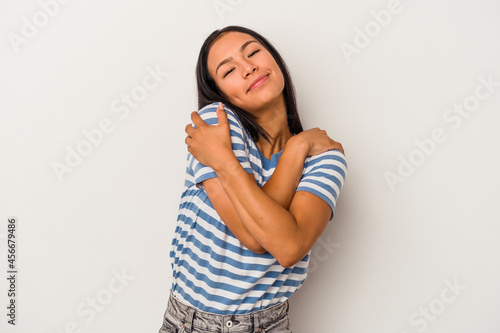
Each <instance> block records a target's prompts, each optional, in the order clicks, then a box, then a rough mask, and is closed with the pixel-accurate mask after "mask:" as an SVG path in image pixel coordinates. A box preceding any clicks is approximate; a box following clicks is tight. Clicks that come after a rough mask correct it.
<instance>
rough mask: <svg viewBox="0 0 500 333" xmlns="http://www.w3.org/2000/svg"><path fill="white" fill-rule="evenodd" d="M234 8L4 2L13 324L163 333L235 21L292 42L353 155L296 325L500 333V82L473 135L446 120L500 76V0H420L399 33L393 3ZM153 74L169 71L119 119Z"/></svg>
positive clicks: (293, 62) (3, 103)
mask: <svg viewBox="0 0 500 333" xmlns="http://www.w3.org/2000/svg"><path fill="white" fill-rule="evenodd" d="M227 1H228V0H221V1H211V0H210V1H205V0H197V1H160V0H146V1H124V0H120V1H118V0H114V1H110V0H108V1H95V0H94V1H77V0H73V1H70V2H69V3H67V4H61V5H59V6H58V7H59V8H58V9H57V12H56V8H55V6H54V2H52V5H51V8H52V11H53V12H54V13H53V16H48V15H46V14H43V13H44V12H43V10H42V7H41V6H40V4H39V2H38V1H22V2H19V1H6V0H3V1H1V2H0V22H1V23H0V36H1V38H0V50H1V53H0V80H1V81H0V121H1V128H0V153H1V154H0V168H1V171H0V180H1V185H0V189H1V191H0V205H1V206H0V220H1V221H0V242H1V244H0V254H1V255H0V262H1V267H2V273H1V277H2V278H1V279H0V304H1V308H2V309H3V310H1V311H0V312H1V313H0V318H1V324H0V331H2V332H23V333H25V332H42V333H61V332H127V333H129V332H130V333H136V332H157V331H158V329H159V328H160V326H161V323H162V316H163V312H164V311H165V308H166V302H167V297H168V293H169V289H170V283H171V279H170V274H171V268H170V261H169V257H168V252H169V249H170V242H171V237H172V236H173V231H174V227H175V223H176V217H177V207H178V204H179V200H180V194H181V191H182V188H183V183H184V170H185V157H186V153H187V150H186V147H185V144H184V138H185V133H184V127H185V125H186V124H187V123H188V122H190V119H189V114H190V112H191V111H193V110H195V109H196V105H197V102H196V85H195V76H194V70H195V63H196V60H197V56H198V52H199V49H200V47H201V44H202V43H203V41H204V39H205V38H206V37H207V36H208V35H209V34H210V33H211V32H212V31H213V30H215V29H218V28H222V27H224V26H227V25H232V24H236V25H242V26H246V27H249V28H252V29H254V30H256V31H257V32H260V33H261V34H263V35H264V36H265V37H266V38H268V39H269V40H270V41H271V42H272V43H273V44H274V45H275V46H276V47H277V49H278V50H279V52H280V53H281V54H282V56H283V57H284V59H285V61H286V62H287V64H288V66H289V68H290V70H291V73H292V78H293V80H294V83H295V85H296V89H297V98H298V104H299V112H300V114H301V118H302V120H303V124H304V125H305V127H306V129H307V128H311V127H316V126H319V127H320V128H322V129H325V130H327V132H328V134H329V135H330V136H331V137H332V138H334V139H335V140H337V141H340V142H342V144H343V146H344V148H345V150H346V156H347V159H348V165H349V172H348V175H347V181H346V184H345V186H344V188H343V190H342V192H341V196H340V198H339V200H338V202H337V208H336V215H335V218H334V220H333V221H332V222H331V223H330V225H329V226H328V228H327V229H326V231H325V233H324V235H323V236H322V237H321V241H322V242H321V244H319V243H318V244H317V245H316V247H315V248H314V250H313V255H312V259H313V260H314V262H315V267H314V269H311V272H310V274H309V277H308V279H307V280H306V282H305V284H304V285H303V287H302V288H301V289H300V290H299V291H298V292H297V293H296V294H295V295H293V296H292V298H291V299H290V304H291V310H290V311H291V313H290V314H291V323H292V328H293V329H294V332H298V333H300V332H345V333H351V332H354V333H357V332H360V333H366V332H371V333H403V332H407V333H414V332H424V331H425V332H436V333H437V332H453V333H470V332H479V333H490V332H498V331H499V329H500V319H499V315H498V312H499V310H500V287H499V281H500V260H499V250H500V245H499V241H498V240H499V238H500V224H499V222H500V218H499V216H500V209H499V207H500V205H499V199H500V195H499V192H498V187H499V185H500V184H499V183H500V175H499V172H498V163H500V154H499V148H498V146H499V145H500V135H499V134H498V133H499V125H500V122H499V120H500V116H499V113H498V111H499V106H500V87H499V86H498V84H497V86H496V87H495V88H492V89H493V90H494V91H493V92H489V97H488V98H486V99H484V100H481V101H480V103H479V106H478V107H477V108H476V109H475V111H471V112H468V113H466V117H460V119H461V122H460V124H459V125H458V120H455V121H453V122H450V121H446V120H445V119H444V118H443V117H444V116H445V115H446V114H447V112H448V111H447V110H448V109H450V108H453V105H454V104H462V103H464V101H465V100H467V101H469V102H471V101H473V100H474V98H472V99H471V96H474V94H475V91H476V87H478V86H479V85H480V84H481V82H480V80H479V78H480V77H482V78H484V79H485V80H486V79H488V77H491V79H492V80H493V81H494V82H500V39H499V35H498V33H499V32H500V20H499V19H498V18H499V14H500V3H499V2H498V1H495V0H477V1H464V0H455V1H451V0H448V1H424V0H420V1H418V0H401V2H400V3H399V6H397V8H398V9H399V11H398V13H397V14H395V13H393V14H391V18H390V20H389V19H387V22H388V24H385V25H386V26H385V27H380V25H379V24H378V23H375V22H377V21H375V18H374V16H373V13H372V11H375V13H380V11H381V10H383V9H385V10H387V8H388V6H389V3H390V1H386V0H383V1H382V0H371V1H352V0H339V1H319V0H318V1H307V2H306V1H291V0H286V1H285V0H281V1H263V0H259V1H255V0H254V1H236V0H233V1H232V2H231V3H229V4H227V3H228V2H227ZM45 2H46V3H51V2H50V1H49V0H45ZM221 4H227V5H226V7H225V8H223V7H217V5H219V6H221ZM395 4H397V3H395ZM49 7H50V6H49ZM217 8H219V10H217ZM44 15H45V18H48V19H47V21H46V22H44V21H43V18H44ZM36 20H38V21H36ZM35 21H36V22H38V24H39V27H38V28H36V26H35V28H36V29H37V30H38V31H36V30H35V31H34V30H31V35H30V37H29V38H25V39H24V41H23V42H19V43H18V44H16V43H14V42H13V40H16V38H17V40H20V38H24V37H23V35H22V34H23V29H24V30H25V31H24V33H25V34H27V33H28V32H27V31H28V30H27V29H28V28H26V27H25V25H26V24H29V22H31V24H33V22H35ZM26 22H28V23H26ZM370 22H371V23H370ZM366 27H368V28H371V29H377V27H379V28H380V31H377V30H372V31H371V32H370V34H371V35H372V36H373V37H371V38H370V40H371V41H370V42H369V44H368V45H362V46H363V47H359V48H358V50H357V53H353V54H351V55H350V56H347V57H346V55H345V54H344V52H343V51H342V49H341V46H342V45H344V47H345V44H342V43H346V44H349V45H351V46H353V47H356V43H355V38H356V34H359V31H360V30H364V29H365V28H366ZM357 29H360V30H357ZM13 36H14V37H13ZM15 36H17V37H15ZM357 38H358V40H357V42H358V46H359V45H361V44H359V43H360V41H359V39H360V38H361V37H359V36H358V37H357ZM365 42H366V41H365ZM148 68H150V69H158V70H160V71H162V72H168V76H167V77H163V78H162V79H161V83H160V84H158V86H157V87H156V88H155V89H153V90H151V91H147V96H145V99H144V100H143V101H141V102H139V103H138V105H137V106H136V107H135V108H134V109H130V113H129V114H128V115H126V116H125V114H124V113H122V112H118V113H116V112H114V111H113V107H112V105H113V103H114V102H115V101H116V100H118V101H119V100H120V98H121V96H122V94H131V92H132V91H134V89H135V91H136V92H137V91H140V86H141V84H142V80H143V78H144V77H145V76H146V75H147V74H148V71H147V69H148ZM151 82H152V81H151ZM137 87H139V88H137ZM138 89H139V90H138ZM480 91H481V92H482V93H483V95H484V94H486V93H487V92H488V90H487V89H486V88H484V87H483V88H480ZM120 105H122V106H123V105H124V104H120ZM120 116H122V118H120ZM449 116H450V115H449ZM454 116H455V117H457V114H454ZM103 119H109V121H110V122H111V124H112V126H113V129H112V131H111V132H110V133H107V134H103V138H102V140H101V141H100V142H99V143H98V144H96V145H94V146H91V148H92V150H91V151H90V153H89V154H88V155H87V156H83V157H82V159H81V160H80V163H79V164H78V165H77V166H75V167H73V168H71V171H72V172H71V173H69V172H68V173H64V174H63V175H62V177H61V180H60V179H58V176H57V173H56V172H55V171H54V168H53V164H54V163H61V164H66V162H65V159H66V156H67V154H68V149H77V146H78V145H79V144H80V145H85V143H83V142H84V141H86V140H87V139H86V137H85V136H84V134H83V131H84V130H87V131H90V130H92V129H95V128H98V126H99V124H100V122H101V121H102V120H103ZM436 129H438V131H439V129H441V133H442V136H441V137H442V138H445V140H444V142H439V143H435V144H434V148H432V147H431V146H430V145H428V153H429V154H428V155H424V153H422V152H421V153H419V152H418V151H419V148H418V146H417V144H416V143H415V140H420V141H424V140H429V139H430V138H431V136H432V132H433V131H434V130H436ZM82 147H83V146H82ZM87 148H88V147H87ZM431 148H432V149H431ZM410 157H411V158H413V161H416V162H417V164H419V165H417V166H415V167H414V170H413V171H412V172H410V171H409V170H407V169H408V167H407V169H406V172H407V173H406V176H405V177H401V179H400V180H402V181H399V182H397V183H395V184H393V186H392V188H391V186H390V185H389V183H388V181H387V179H386V175H387V173H388V172H390V173H392V174H393V175H398V167H399V168H400V169H401V168H403V167H400V163H402V162H401V160H402V159H405V160H408V159H409V158H410ZM419 158H420V159H419ZM403 169H404V168H403ZM403 169H401V170H400V171H401V172H402V173H404V172H405V171H404V170H403ZM9 217H16V218H17V222H16V223H17V229H16V232H17V238H16V240H17V243H16V245H17V248H16V250H17V255H18V257H17V269H18V274H17V280H16V283H17V285H16V292H17V303H16V304H17V308H16V326H12V325H8V324H7V323H6V322H7V319H8V317H7V316H6V315H7V309H6V306H7V304H8V301H9V298H8V297H7V289H8V287H9V286H8V283H7V280H6V277H7V272H6V271H7V242H6V237H7V220H8V218H9ZM116 274H124V275H125V278H123V280H122V282H120V280H117V279H116V278H115V275H116ZM453 284H456V285H459V287H458V289H456V288H455V290H454V291H453V290H451V289H450V287H449V285H453ZM92 299H95V300H97V301H95V302H96V303H95V304H94V306H95V307H94V308H93V307H92V305H91V304H92ZM425 312H427V313H428V314H427V315H425V314H424V313H425ZM72 327H73V328H72Z"/></svg>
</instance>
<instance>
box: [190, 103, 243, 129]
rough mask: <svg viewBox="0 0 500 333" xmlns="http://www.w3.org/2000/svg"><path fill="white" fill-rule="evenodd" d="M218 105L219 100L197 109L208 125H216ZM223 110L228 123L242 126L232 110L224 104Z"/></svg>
mask: <svg viewBox="0 0 500 333" xmlns="http://www.w3.org/2000/svg"><path fill="white" fill-rule="evenodd" d="M218 106H219V102H213V103H212V104H207V105H205V106H204V107H202V108H201V109H200V110H198V114H199V115H200V117H201V118H202V119H203V120H205V122H206V123H207V124H209V125H217V123H218V121H217V107H218ZM224 111H226V114H227V119H228V121H229V124H230V125H236V126H238V127H240V128H241V127H242V125H241V121H240V119H239V118H238V116H237V115H236V113H234V111H233V110H231V109H230V108H228V107H227V106H226V105H224Z"/></svg>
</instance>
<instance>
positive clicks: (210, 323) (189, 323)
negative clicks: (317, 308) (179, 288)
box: [159, 292, 292, 333]
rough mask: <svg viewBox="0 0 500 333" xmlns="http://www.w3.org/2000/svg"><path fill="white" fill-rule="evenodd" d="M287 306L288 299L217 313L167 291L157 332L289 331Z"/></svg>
mask: <svg viewBox="0 0 500 333" xmlns="http://www.w3.org/2000/svg"><path fill="white" fill-rule="evenodd" d="M288 309H289V304H288V300H287V301H285V302H283V303H278V304H275V305H273V306H271V307H269V308H267V309H264V310H258V311H253V312H250V313H247V314H239V315H218V314H213V313H208V312H203V311H199V310H197V309H196V308H193V307H191V306H188V305H186V304H184V303H181V302H180V301H179V300H177V299H176V298H175V297H174V296H173V295H172V292H170V298H169V300H168V305H167V310H166V311H165V315H164V319H163V326H162V327H161V329H160V331H159V333H216V332H220V333H233V332H235V333H236V332H238V333H259V332H260V333H291V332H292V330H291V329H290V322H289V318H288Z"/></svg>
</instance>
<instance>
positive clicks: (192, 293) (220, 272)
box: [170, 103, 347, 315]
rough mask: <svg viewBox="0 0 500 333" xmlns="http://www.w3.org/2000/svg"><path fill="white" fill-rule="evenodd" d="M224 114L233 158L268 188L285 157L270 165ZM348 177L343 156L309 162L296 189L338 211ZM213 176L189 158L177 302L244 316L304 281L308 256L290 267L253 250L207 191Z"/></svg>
mask: <svg viewBox="0 0 500 333" xmlns="http://www.w3.org/2000/svg"><path fill="white" fill-rule="evenodd" d="M217 106H218V103H212V104H210V105H207V106H205V107H204V108H202V109H201V110H200V111H198V113H199V115H200V116H201V118H202V119H203V120H204V121H205V122H206V123H207V124H210V125H215V124H217V123H218V120H217V114H216V109H217ZM225 111H226V113H227V116H228V121H229V125H230V134H231V140H232V148H233V152H234V154H235V155H236V157H237V158H238V160H239V162H240V163H241V165H242V167H243V168H244V169H245V171H246V172H247V173H253V175H254V176H255V179H256V180H257V183H258V185H259V186H260V187H262V186H263V185H264V184H265V183H266V182H267V180H268V179H269V178H270V177H271V175H272V174H273V171H274V169H275V167H276V165H277V163H278V160H279V157H280V156H281V153H282V151H281V152H279V153H276V154H274V155H273V156H272V157H271V159H267V158H266V157H264V156H263V155H262V154H261V153H260V151H259V150H258V149H257V146H256V145H255V142H254V141H253V139H252V137H251V136H250V134H249V133H248V132H247V131H246V130H245V129H244V128H243V126H242V124H241V122H240V121H239V119H238V118H237V116H236V115H235V114H234V113H233V112H232V111H231V110H230V109H228V108H227V107H225ZM192 125H193V126H194V124H192ZM346 173H347V163H346V161H345V156H344V155H343V154H342V153H341V152H340V151H338V150H330V151H327V152H324V153H322V154H319V155H315V156H310V157H307V158H306V160H305V163H304V169H303V172H302V176H301V179H300V182H299V185H298V187H297V191H308V192H311V193H313V194H315V195H317V196H319V197H320V198H322V199H323V200H325V201H326V202H327V203H328V204H329V205H330V207H331V208H332V212H334V211H335V203H336V200H337V198H338V195H339V193H340V190H341V188H342V185H343V183H344V181H345V177H346ZM213 177H217V174H216V173H215V172H214V170H213V169H212V168H210V167H207V166H205V165H203V164H201V163H200V162H198V161H197V160H196V159H195V158H194V157H193V156H192V155H191V154H189V153H188V155H187V159H186V178H185V183H184V190H183V193H182V195H181V200H180V204H179V214H178V217H177V225H176V228H175V235H174V238H173V240H172V247H171V251H170V258H171V265H172V270H173V282H172V292H173V294H174V296H175V297H176V298H177V299H179V300H180V301H182V302H184V303H186V304H189V305H191V306H193V307H195V308H197V309H199V310H201V311H205V312H210V313H215V314H220V315H232V314H246V313H249V312H251V311H256V310H261V309H265V308H267V307H269V306H272V305H274V304H277V303H280V302H284V301H285V300H287V299H288V298H289V297H290V296H291V295H292V294H293V293H294V292H296V291H297V290H298V289H299V288H300V287H301V286H302V284H303V283H304V280H305V278H306V276H307V268H308V264H309V256H310V252H309V254H307V255H306V256H305V257H304V258H303V259H302V260H301V261H299V262H298V263H297V264H295V265H294V266H293V267H289V268H284V267H282V266H281V265H280V264H279V263H278V261H277V260H276V259H275V258H274V257H273V256H272V255H271V254H269V253H264V254H257V253H254V252H252V251H250V250H248V249H247V248H246V247H245V246H244V245H243V244H242V243H241V242H240V241H239V240H238V239H237V238H236V237H235V236H234V235H233V233H232V232H231V231H230V230H229V229H228V228H227V227H226V225H225V224H224V222H223V221H222V220H221V218H220V217H219V215H218V214H217V212H216V211H215V209H214V207H213V206H212V203H211V202H210V200H209V198H208V196H207V193H206V192H205V190H204V188H203V184H202V182H203V181H204V180H206V179H210V178H213ZM331 218H333V213H332V216H331Z"/></svg>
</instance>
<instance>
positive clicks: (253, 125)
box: [196, 25, 302, 142]
mask: <svg viewBox="0 0 500 333" xmlns="http://www.w3.org/2000/svg"><path fill="white" fill-rule="evenodd" d="M229 31H237V32H242V33H246V34H249V35H251V36H252V37H254V38H255V39H256V40H257V41H258V42H259V43H260V44H262V45H263V46H264V47H265V48H266V49H267V50H268V51H269V53H271V55H272V56H273V58H274V60H275V61H276V63H277V64H278V66H279V68H280V69H281V72H282V74H283V78H284V81H285V87H284V89H283V94H284V98H285V105H286V114H287V120H288V128H289V129H290V132H292V134H298V133H300V132H302V124H301V123H300V119H299V114H298V112H297V102H296V100H295V90H294V87H293V83H292V78H291V76H290V73H289V72H288V67H287V66H286V64H285V61H284V60H283V58H282V57H281V56H280V54H279V53H278V51H276V49H275V48H274V46H273V45H272V44H271V43H270V42H269V41H268V40H267V39H265V38H264V37H263V36H261V35H260V34H258V33H257V32H255V31H253V30H250V29H248V28H244V27H240V26H235V25H232V26H228V27H225V28H223V29H219V30H215V31H214V32H212V33H211V34H210V35H209V36H208V37H207V39H206V40H205V42H204V43H203V45H202V46H201V50H200V54H199V56H198V62H197V64H196V83H197V86H198V108H199V109H201V108H202V107H204V106H206V105H208V104H212V103H214V102H222V103H223V104H224V105H227V106H228V107H229V108H230V109H231V110H232V111H234V113H235V114H236V115H237V116H238V118H239V119H240V121H241V123H242V125H243V127H244V128H245V129H246V130H247V131H248V132H249V133H250V135H251V136H252V139H253V140H254V141H255V142H257V141H258V140H259V137H260V136H262V137H264V139H266V140H267V141H269V133H267V132H266V131H265V130H264V129H263V128H262V127H261V126H260V125H259V124H258V123H257V122H256V121H255V118H254V117H253V116H252V115H251V114H250V113H249V112H247V111H245V110H243V109H241V108H239V107H237V106H236V105H233V104H232V103H230V102H229V101H228V99H227V97H226V96H225V95H224V94H223V93H222V92H221V91H220V90H219V87H217V84H216V83H215V81H214V79H213V78H212V77H211V76H210V73H209V72H208V66H207V58H208V52H209V50H210V47H211V46H212V44H213V43H214V42H215V41H216V40H217V39H218V38H219V37H220V36H221V35H222V34H223V33H225V32H229Z"/></svg>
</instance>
